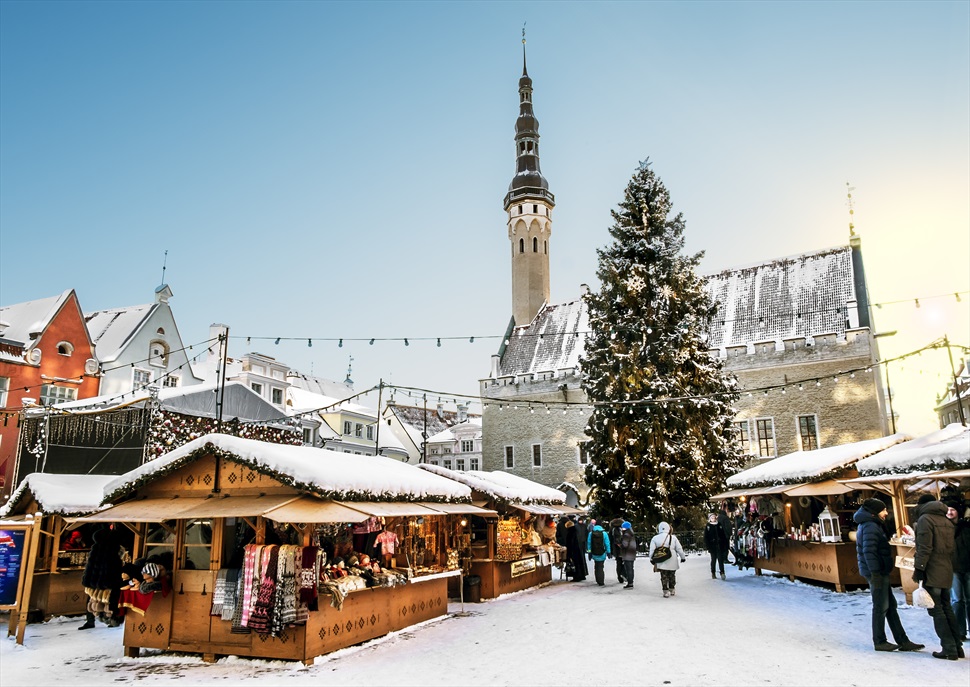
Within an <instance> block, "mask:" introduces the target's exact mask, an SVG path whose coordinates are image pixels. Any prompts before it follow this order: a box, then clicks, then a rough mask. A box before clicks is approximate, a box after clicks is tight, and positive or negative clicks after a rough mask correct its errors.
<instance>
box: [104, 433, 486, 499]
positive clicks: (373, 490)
mask: <svg viewBox="0 0 970 687" xmlns="http://www.w3.org/2000/svg"><path fill="white" fill-rule="evenodd" d="M213 449H214V450H215V451H216V452H217V453H219V454H221V455H223V456H228V457H231V458H233V459H234V460H236V461H238V462H240V463H243V464H246V465H250V466H252V467H253V468H255V469H257V470H260V471H262V472H265V473H267V474H271V475H272V476H274V477H276V478H277V479H279V480H280V481H282V482H284V483H287V484H291V485H293V486H295V487H297V488H299V489H303V490H305V491H313V492H316V493H319V494H322V495H325V496H327V497H331V498H342V499H347V500H356V501H360V500H381V501H409V500H417V501H465V502H467V501H469V500H470V497H471V490H470V489H469V488H468V487H467V486H464V485H461V484H457V483H455V482H453V481H451V480H447V479H445V478H443V477H440V476H439V475H432V474H429V473H427V472H425V471H423V470H418V469H416V468H415V467H414V466H413V465H407V464H405V463H402V462H400V461H398V460H394V459H393V458H385V457H383V456H361V455H353V454H349V453H338V452H336V451H329V450H327V449H320V448H312V447H309V446H289V445H283V444H270V443H266V442H262V441H254V440H252V439H241V438H239V437H231V436H227V435H225V434H207V435H206V436H203V437H199V438H198V439H194V440H193V441H190V442H189V443H187V444H184V445H183V446H180V447H179V448H177V449H175V450H174V451H170V452H169V453H166V454H164V455H162V456H160V457H159V458H156V459H155V460H152V461H150V462H148V463H146V464H144V465H142V466H140V467H137V468H135V469H134V470H132V471H130V472H128V473H125V474H124V475H121V476H119V477H115V478H114V479H113V480H112V481H111V482H109V483H108V484H107V485H106V486H105V489H104V493H105V497H106V499H107V500H109V501H110V500H111V499H113V498H115V497H117V496H121V495H124V494H126V493H129V492H130V491H132V490H133V489H135V488H136V487H137V486H138V485H139V484H143V483H145V482H146V481H150V480H151V479H153V478H157V477H159V476H161V475H163V474H166V473H168V472H171V471H173V470H175V469H177V468H179V467H181V466H182V465H184V464H187V463H190V462H191V461H192V460H194V459H195V458H196V457H198V456H199V454H201V453H203V452H208V451H210V450H213Z"/></svg>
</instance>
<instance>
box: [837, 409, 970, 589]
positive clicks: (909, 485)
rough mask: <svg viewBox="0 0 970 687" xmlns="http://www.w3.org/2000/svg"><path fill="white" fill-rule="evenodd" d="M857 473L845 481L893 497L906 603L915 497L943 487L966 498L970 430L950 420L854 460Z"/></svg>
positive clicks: (935, 492)
mask: <svg viewBox="0 0 970 687" xmlns="http://www.w3.org/2000/svg"><path fill="white" fill-rule="evenodd" d="M856 469H857V470H858V472H859V476H858V477H856V478H854V479H849V480H846V481H845V482H844V483H845V484H846V485H847V486H851V487H853V488H856V489H861V488H867V489H873V490H875V491H878V492H880V493H882V494H884V495H886V496H889V497H890V498H891V499H892V504H893V510H894V516H895V520H896V534H895V535H894V536H893V538H892V540H891V542H890V543H891V544H892V545H893V546H894V547H895V549H896V567H897V568H898V569H899V570H900V571H901V572H900V581H901V583H902V587H903V592H904V593H905V594H906V601H907V602H908V603H912V600H913V591H914V590H915V589H916V586H917V585H916V583H915V582H914V581H913V576H912V571H913V557H914V556H915V553H916V541H915V538H914V536H913V532H912V527H911V526H912V525H913V524H915V513H914V511H915V508H916V501H917V500H918V498H919V496H920V495H921V494H923V493H927V492H929V493H931V494H933V495H934V496H936V497H937V498H942V497H943V495H944V493H945V492H946V491H949V492H951V493H956V494H959V496H960V498H961V499H964V500H966V498H967V495H968V494H970V428H967V427H964V426H962V425H959V424H951V425H947V426H946V427H944V428H942V429H940V430H937V431H935V432H931V433H930V434H927V435H925V436H922V437H919V438H917V439H914V440H912V441H907V442H905V443H902V444H897V445H895V446H893V447H891V448H888V449H886V450H885V451H882V452H880V453H877V454H875V455H873V456H869V457H868V458H864V459H862V460H860V461H859V462H858V463H857V464H856Z"/></svg>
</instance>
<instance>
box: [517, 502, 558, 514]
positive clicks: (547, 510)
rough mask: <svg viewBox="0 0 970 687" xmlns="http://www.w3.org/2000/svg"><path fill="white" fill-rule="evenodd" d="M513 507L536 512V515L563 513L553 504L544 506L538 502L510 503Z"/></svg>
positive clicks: (527, 511)
mask: <svg viewBox="0 0 970 687" xmlns="http://www.w3.org/2000/svg"><path fill="white" fill-rule="evenodd" d="M509 505H510V506H511V507H512V508H516V509H518V510H522V511H525V512H526V513H534V514H535V515H562V511H558V510H556V509H555V508H553V507H552V506H543V505H540V504H538V503H510V504H509Z"/></svg>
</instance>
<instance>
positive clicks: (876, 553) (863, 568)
mask: <svg viewBox="0 0 970 687" xmlns="http://www.w3.org/2000/svg"><path fill="white" fill-rule="evenodd" d="M888 515H889V511H888V509H887V508H886V504H885V503H883V502H882V501H880V500H879V499H866V500H865V501H863V502H862V507H861V508H860V509H859V510H857V511H856V512H855V515H853V516H852V519H853V520H855V522H856V523H857V524H858V525H859V528H858V529H857V530H856V535H855V536H856V540H855V551H856V558H857V559H858V563H859V574H860V575H862V576H863V577H864V578H866V581H867V582H868V583H869V594H870V595H871V596H872V644H873V647H874V648H875V650H876V651H895V650H896V649H899V650H900V651H919V650H920V649H922V648H923V645H922V644H917V643H916V642H912V641H910V639H909V637H907V636H906V630H904V629H903V624H902V622H901V621H900V620H899V612H898V611H897V610H896V597H895V596H894V595H893V590H892V587H891V586H890V585H889V576H890V574H892V571H893V564H894V559H893V553H892V549H890V548H889V536H888V535H887V534H886V529H885V523H886V517H887V516H888ZM887 621H888V622H889V629H890V630H891V631H892V633H893V639H895V640H896V644H893V643H892V642H890V641H889V640H888V639H886V622H887Z"/></svg>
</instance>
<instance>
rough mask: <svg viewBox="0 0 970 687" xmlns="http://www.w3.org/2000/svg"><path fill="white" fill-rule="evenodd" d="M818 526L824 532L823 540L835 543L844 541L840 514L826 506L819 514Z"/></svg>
mask: <svg viewBox="0 0 970 687" xmlns="http://www.w3.org/2000/svg"><path fill="white" fill-rule="evenodd" d="M818 526H819V529H820V530H821V532H822V541H823V542H827V543H830V544H831V543H835V542H840V541H842V530H841V528H840V527H839V516H838V515H836V514H835V513H833V512H832V511H830V510H829V507H828V506H826V507H825V508H824V509H823V510H822V512H821V513H819V516H818Z"/></svg>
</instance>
